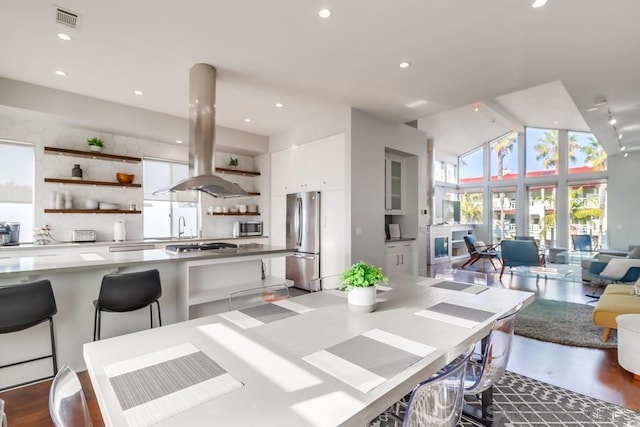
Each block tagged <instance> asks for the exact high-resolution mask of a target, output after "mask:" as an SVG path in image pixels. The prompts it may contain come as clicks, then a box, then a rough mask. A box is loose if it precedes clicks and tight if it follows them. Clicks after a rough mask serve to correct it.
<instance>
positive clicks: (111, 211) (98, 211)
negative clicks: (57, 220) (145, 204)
mask: <svg viewBox="0 0 640 427" xmlns="http://www.w3.org/2000/svg"><path fill="white" fill-rule="evenodd" d="M44 213H61V214H87V213H94V214H141V213H142V211H138V210H136V211H132V210H129V209H45V210H44Z"/></svg>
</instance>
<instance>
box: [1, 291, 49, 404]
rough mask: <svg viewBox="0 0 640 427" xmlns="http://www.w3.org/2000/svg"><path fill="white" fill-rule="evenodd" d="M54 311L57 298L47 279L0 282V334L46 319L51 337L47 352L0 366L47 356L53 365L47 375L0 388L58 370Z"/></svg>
mask: <svg viewBox="0 0 640 427" xmlns="http://www.w3.org/2000/svg"><path fill="white" fill-rule="evenodd" d="M57 312H58V308H57V306H56V299H55V296H54V295H53V288H52V287H51V282H50V281H49V280H40V281H38V282H32V283H20V284H16V285H9V286H0V334H8V333H13V332H20V331H23V330H25V329H29V328H31V327H34V326H36V325H39V324H41V323H43V322H46V321H48V322H49V336H50V339H51V353H50V354H47V355H44V356H39V357H35V358H31V359H27V360H21V361H18V362H12V363H8V364H4V365H2V366H0V369H3V368H9V367H13V366H17V365H22V364H25V363H31V362H36V361H38V360H42V359H48V358H49V357H50V358H51V363H52V365H53V374H52V375H50V376H47V377H43V378H38V379H35V380H29V381H26V382H23V383H20V384H15V385H11V386H8V387H4V388H2V389H0V391H1V390H6V389H8V388H12V387H17V386H21V385H25V384H31V383H34V382H37V381H41V380H44V379H47V378H51V377H53V376H55V375H56V374H57V373H58V359H57V355H56V340H55V336H54V332H53V316H54V315H55V314H56V313H57ZM7 353H8V352H7Z"/></svg>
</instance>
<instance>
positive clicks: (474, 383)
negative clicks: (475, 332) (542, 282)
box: [463, 303, 522, 424]
mask: <svg viewBox="0 0 640 427" xmlns="http://www.w3.org/2000/svg"><path fill="white" fill-rule="evenodd" d="M521 309H522V303H520V304H518V306H517V307H516V308H515V309H514V310H513V311H512V312H510V313H509V314H508V315H506V316H503V317H501V318H499V319H497V320H496V321H495V323H494V324H493V327H492V328H491V332H490V333H489V335H488V336H487V337H485V338H483V340H482V341H481V342H480V343H478V344H477V345H476V349H477V351H475V352H474V353H473V354H472V355H471V358H470V359H469V363H468V364H467V365H466V369H465V374H464V381H463V382H464V394H465V396H468V397H469V399H467V400H468V401H467V402H466V405H465V410H464V412H463V417H468V418H471V419H472V420H474V421H476V422H480V423H482V424H485V423H486V422H487V420H488V418H489V416H490V412H489V411H490V409H491V408H490V406H491V400H492V387H493V385H494V384H496V383H497V382H498V381H500V379H501V378H502V375H504V371H505V370H506V369H507V363H508V362H509V355H510V354H511V344H512V341H513V331H514V329H515V326H516V316H517V315H518V313H519V312H520V310H521Z"/></svg>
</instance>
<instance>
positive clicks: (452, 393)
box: [385, 351, 472, 427]
mask: <svg viewBox="0 0 640 427" xmlns="http://www.w3.org/2000/svg"><path fill="white" fill-rule="evenodd" d="M471 354H472V352H471V351H467V352H465V353H464V354H461V355H460V356H458V357H457V358H456V359H455V360H454V361H453V362H451V363H449V364H448V365H447V366H445V367H444V368H443V369H441V370H440V371H438V372H437V373H436V374H435V375H433V376H432V377H430V378H429V379H427V380H425V381H422V382H421V383H420V384H418V385H417V386H416V387H415V388H414V389H413V391H411V394H410V395H409V398H408V399H407V402H406V403H405V401H404V400H405V399H403V400H401V401H400V402H398V403H397V404H396V405H394V406H392V407H391V408H389V409H387V411H385V414H386V415H387V416H389V417H391V418H393V419H395V420H397V421H400V422H402V426H403V427H422V426H429V427H454V426H456V425H457V424H458V422H459V421H460V416H461V415H462V404H463V397H464V394H463V384H464V383H463V379H464V373H465V368H466V366H467V362H468V361H469V357H470V356H471ZM403 414H404V415H403Z"/></svg>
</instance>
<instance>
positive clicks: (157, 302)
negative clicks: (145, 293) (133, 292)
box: [156, 300, 162, 326]
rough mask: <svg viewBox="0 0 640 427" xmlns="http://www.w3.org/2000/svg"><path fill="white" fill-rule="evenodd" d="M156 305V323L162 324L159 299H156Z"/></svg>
mask: <svg viewBox="0 0 640 427" xmlns="http://www.w3.org/2000/svg"><path fill="white" fill-rule="evenodd" d="M156 305H157V306H158V325H159V326H162V316H161V315H160V301H158V300H156Z"/></svg>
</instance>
